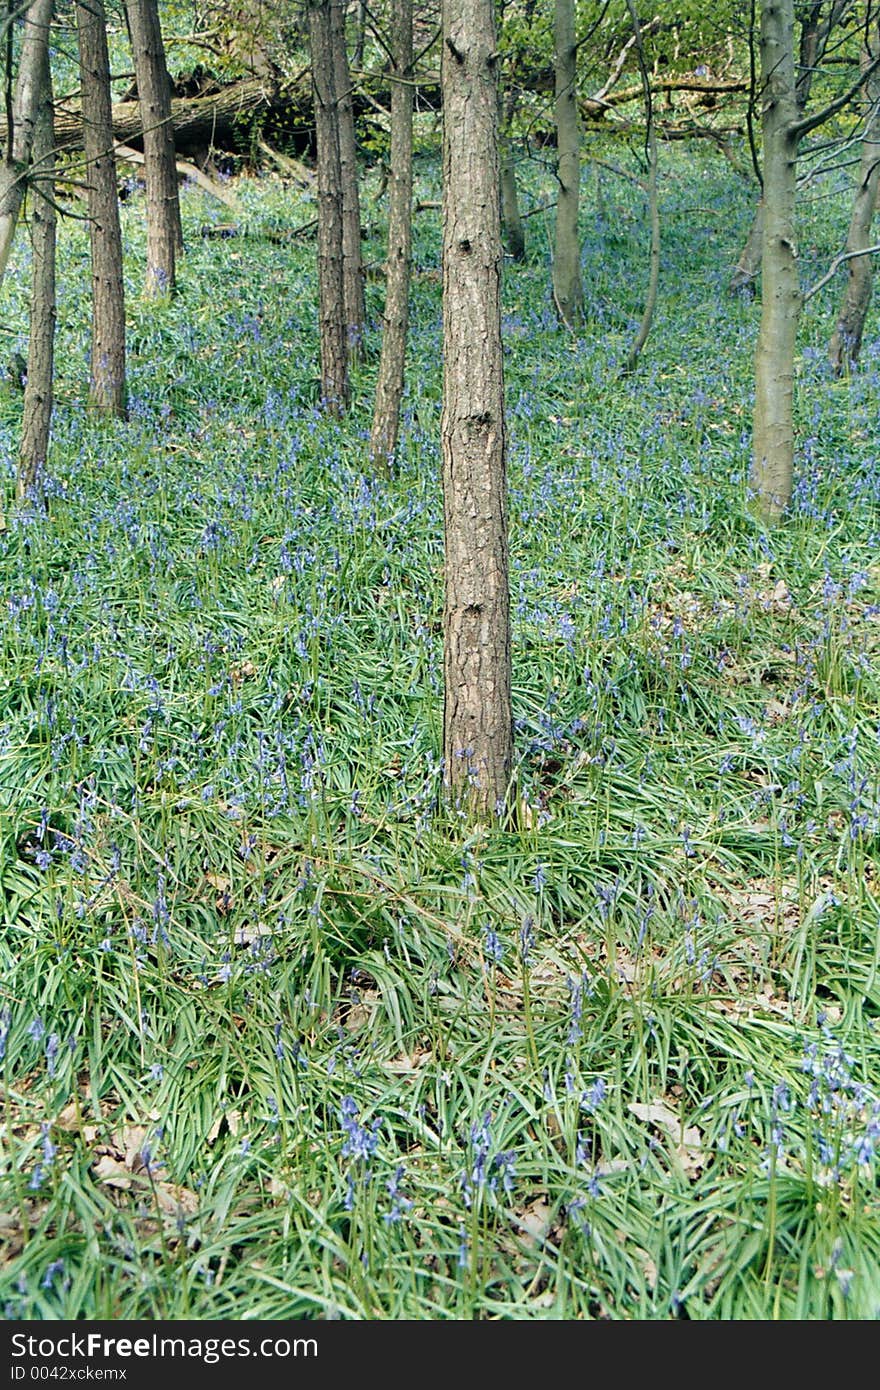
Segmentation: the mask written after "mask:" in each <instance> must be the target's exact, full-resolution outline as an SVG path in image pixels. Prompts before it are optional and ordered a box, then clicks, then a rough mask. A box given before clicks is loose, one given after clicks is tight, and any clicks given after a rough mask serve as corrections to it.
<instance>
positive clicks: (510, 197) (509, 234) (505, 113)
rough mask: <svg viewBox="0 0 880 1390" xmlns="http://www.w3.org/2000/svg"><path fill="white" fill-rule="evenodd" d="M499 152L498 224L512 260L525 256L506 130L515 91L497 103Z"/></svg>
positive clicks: (522, 259) (514, 170)
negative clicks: (502, 231)
mask: <svg viewBox="0 0 880 1390" xmlns="http://www.w3.org/2000/svg"><path fill="white" fill-rule="evenodd" d="M498 110H499V120H500V129H499V155H500V161H501V226H502V228H503V229H504V241H505V244H506V246H507V254H508V255H509V256H510V257H512V259H513V260H515V261H524V260H525V258H526V233H525V227H524V225H523V220H522V217H521V215H520V210H519V197H518V195H517V190H516V164H515V163H514V158H513V144H512V141H511V136H510V131H511V126H512V125H513V116H514V112H515V110H516V93H515V92H513V91H510V92H508V93H507V94H506V95H505V96H504V97H503V98H502V99H501V102H500V104H499V108H498Z"/></svg>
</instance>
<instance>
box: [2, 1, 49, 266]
mask: <svg viewBox="0 0 880 1390" xmlns="http://www.w3.org/2000/svg"><path fill="white" fill-rule="evenodd" d="M53 8H54V0H33V4H31V5H29V6H28V9H27V13H26V14H25V18H24V32H23V34H22V41H21V54H20V56H19V60H18V77H17V79H16V84H15V99H14V101H13V109H12V117H13V130H12V132H11V133H10V131H9V130H7V131H6V144H5V153H4V157H3V161H2V163H0V283H2V280H3V276H4V275H5V273H6V267H7V265H8V263H9V253H10V251H11V250H12V242H13V239H14V237H15V228H16V226H17V225H18V214H19V212H20V211H21V204H22V200H23V198H24V191H25V187H26V183H27V173H28V165H29V163H30V159H31V146H32V144H33V138H34V128H35V125H36V120H37V112H38V109H39V105H40V93H41V87H40V73H41V71H42V63H43V54H44V53H45V52H46V50H47V47H48V43H49V25H50V24H51V22H52V10H53Z"/></svg>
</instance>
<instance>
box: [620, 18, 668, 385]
mask: <svg viewBox="0 0 880 1390" xmlns="http://www.w3.org/2000/svg"><path fill="white" fill-rule="evenodd" d="M626 3H627V9H628V10H629V15H630V19H631V21H632V26H633V36H634V38H635V41H636V52H637V53H638V58H639V71H640V72H641V75H642V84H643V88H644V97H645V143H646V144H647V147H648V217H649V219H650V222H651V251H650V256H649V271H648V291H647V294H646V295H645V307H644V309H643V310H642V318H641V322H640V324H639V327H638V330H637V331H636V336H635V338H634V339H633V341H632V345H631V347H630V350H629V352H628V353H627V356H626V362H625V363H624V367H623V370H624V373H627V372H632V371H634V370H635V365H636V363H637V362H638V360H639V356H640V355H641V351H642V348H643V347H644V346H645V343H646V342H647V341H648V334H649V333H650V331H651V324H652V323H653V322H654V310H655V308H656V306H657V289H658V286H659V284H660V200H659V197H658V194H657V129H656V126H655V124H654V102H653V98H652V96H651V80H650V77H649V76H648V65H647V62H646V60H645V46H644V43H643V42H642V28H641V24H640V23H639V16H638V12H637V10H636V7H635V3H634V0H626Z"/></svg>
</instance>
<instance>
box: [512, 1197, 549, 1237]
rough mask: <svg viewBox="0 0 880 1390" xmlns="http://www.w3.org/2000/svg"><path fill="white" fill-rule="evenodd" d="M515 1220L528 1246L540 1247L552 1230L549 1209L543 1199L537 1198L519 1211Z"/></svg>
mask: <svg viewBox="0 0 880 1390" xmlns="http://www.w3.org/2000/svg"><path fill="white" fill-rule="evenodd" d="M515 1219H516V1223H517V1225H518V1226H519V1227H520V1229H521V1230H522V1231H523V1233H524V1234H525V1235H526V1236H527V1238H528V1240H529V1242H530V1244H533V1245H540V1244H541V1242H542V1241H545V1240H546V1239H547V1237H548V1235H549V1234H550V1231H551V1229H552V1224H553V1223H552V1221H551V1219H550V1207H549V1206H548V1205H547V1203H546V1202H545V1201H544V1198H543V1197H538V1198H537V1199H536V1200H535V1201H534V1202H530V1203H529V1205H528V1206H527V1207H523V1208H522V1210H521V1211H518V1212H517V1213H516V1218H515Z"/></svg>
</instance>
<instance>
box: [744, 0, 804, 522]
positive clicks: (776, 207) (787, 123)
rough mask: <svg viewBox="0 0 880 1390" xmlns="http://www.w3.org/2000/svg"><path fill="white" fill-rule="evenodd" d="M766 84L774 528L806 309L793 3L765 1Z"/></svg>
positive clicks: (764, 385) (783, 499)
mask: <svg viewBox="0 0 880 1390" xmlns="http://www.w3.org/2000/svg"><path fill="white" fill-rule="evenodd" d="M761 79H762V89H763V105H762V132H763V146H764V214H763V243H762V255H761V301H762V302H761V326H760V330H759V333H758V344H757V349H756V353H755V416H754V424H753V435H752V469H751V476H750V485H751V489H752V492H753V494H754V499H755V509H756V512H757V514H758V516H759V518H760V519H761V520H762V521H763V522H765V523H766V524H773V523H774V522H776V521H778V520H779V518H780V516H781V515H782V513H783V511H784V510H785V508H786V507H787V506H788V504H789V501H790V500H791V489H792V472H793V460H794V423H793V399H794V354H795V344H796V339H797V327H798V318H799V316H800V309H801V290H800V284H799V281H798V267H797V249H796V243H795V225H794V219H795V195H796V186H797V145H798V133H797V130H796V125H795V122H796V118H797V100H796V95H795V81H794V53H793V0H762V4H761Z"/></svg>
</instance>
